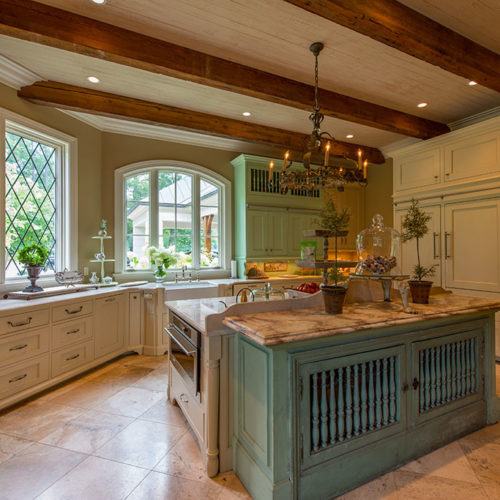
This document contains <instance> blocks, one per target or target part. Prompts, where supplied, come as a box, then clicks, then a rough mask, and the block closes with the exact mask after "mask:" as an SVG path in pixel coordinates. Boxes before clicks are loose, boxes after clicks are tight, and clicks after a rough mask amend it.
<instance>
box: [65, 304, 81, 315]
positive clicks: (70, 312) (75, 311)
mask: <svg viewBox="0 0 500 500" xmlns="http://www.w3.org/2000/svg"><path fill="white" fill-rule="evenodd" d="M64 310H65V311H66V314H77V313H79V312H82V310H83V306H80V308H79V309H75V310H74V311H70V310H69V309H64Z"/></svg>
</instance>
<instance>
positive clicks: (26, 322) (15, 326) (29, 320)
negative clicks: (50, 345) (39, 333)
mask: <svg viewBox="0 0 500 500" xmlns="http://www.w3.org/2000/svg"><path fill="white" fill-rule="evenodd" d="M32 319H33V318H32V317H31V316H30V317H29V318H28V321H23V322H22V323H12V321H7V324H8V325H9V326H11V327H12V328H17V327H19V326H25V325H29V324H30V323H31V320H32Z"/></svg>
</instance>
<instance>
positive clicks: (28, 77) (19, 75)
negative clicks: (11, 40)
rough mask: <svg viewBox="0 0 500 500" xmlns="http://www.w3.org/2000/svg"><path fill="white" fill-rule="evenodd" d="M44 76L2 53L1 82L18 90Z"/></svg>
mask: <svg viewBox="0 0 500 500" xmlns="http://www.w3.org/2000/svg"><path fill="white" fill-rule="evenodd" d="M37 80H43V78H42V77H41V76H39V75H37V74H36V73H33V72H32V71H30V70H29V69H26V68H25V67H23V66H21V65H20V64H18V63H16V62H14V61H11V60H10V59H8V58H7V57H5V56H2V55H0V82H1V83H3V84H4V85H7V86H8V87H12V88H15V89H16V90H18V89H20V88H21V87H24V86H25V85H31V84H32V83H33V82H36V81H37Z"/></svg>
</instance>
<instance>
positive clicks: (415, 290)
mask: <svg viewBox="0 0 500 500" xmlns="http://www.w3.org/2000/svg"><path fill="white" fill-rule="evenodd" d="M408 285H409V286H410V292H411V298H412V300H413V302H414V303H415V304H428V303H429V294H430V292H431V287H432V281H417V280H411V281H408Z"/></svg>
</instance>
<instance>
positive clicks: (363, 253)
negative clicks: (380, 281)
mask: <svg viewBox="0 0 500 500" xmlns="http://www.w3.org/2000/svg"><path fill="white" fill-rule="evenodd" d="M400 240H401V235H400V234H399V232H398V231H396V229H394V228H392V227H386V226H385V225H384V218H383V217H382V216H381V215H380V214H376V215H374V216H373V219H372V226H371V227H369V228H367V229H363V231H361V232H360V233H359V234H358V236H357V238H356V246H357V249H358V257H359V264H358V265H357V267H356V274H367V275H375V276H383V275H390V274H392V273H393V272H394V271H393V270H394V269H395V268H396V265H397V255H398V251H399V242H400Z"/></svg>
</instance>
